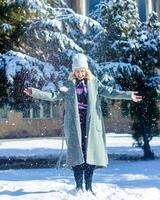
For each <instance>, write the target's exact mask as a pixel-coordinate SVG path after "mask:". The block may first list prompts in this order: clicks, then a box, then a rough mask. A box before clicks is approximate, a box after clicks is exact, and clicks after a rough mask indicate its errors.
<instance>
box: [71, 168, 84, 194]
mask: <svg viewBox="0 0 160 200" xmlns="http://www.w3.org/2000/svg"><path fill="white" fill-rule="evenodd" d="M72 169H73V172H74V178H75V182H76V190H82V191H83V166H82V165H77V166H75V167H72Z"/></svg>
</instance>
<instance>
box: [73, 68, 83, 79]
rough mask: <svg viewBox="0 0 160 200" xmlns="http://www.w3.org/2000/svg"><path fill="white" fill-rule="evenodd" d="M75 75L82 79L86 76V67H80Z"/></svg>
mask: <svg viewBox="0 0 160 200" xmlns="http://www.w3.org/2000/svg"><path fill="white" fill-rule="evenodd" d="M74 75H75V77H76V78H77V79H78V80H82V79H84V78H85V77H86V69H85V68H80V69H77V70H75V71H74Z"/></svg>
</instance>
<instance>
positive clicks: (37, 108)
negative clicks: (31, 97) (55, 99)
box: [23, 101, 61, 119]
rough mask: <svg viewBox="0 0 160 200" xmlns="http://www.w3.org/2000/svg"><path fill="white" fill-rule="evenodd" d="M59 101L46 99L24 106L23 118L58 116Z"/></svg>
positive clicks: (59, 110)
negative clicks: (54, 101) (53, 101)
mask: <svg viewBox="0 0 160 200" xmlns="http://www.w3.org/2000/svg"><path fill="white" fill-rule="evenodd" d="M60 107H61V106H60V104H59V103H52V102H48V101H39V102H37V103H35V104H33V106H29V105H28V106H25V107H24V109H23V118H29V119H43V118H44V119H46V118H55V117H60V116H61V114H60V112H61V109H60Z"/></svg>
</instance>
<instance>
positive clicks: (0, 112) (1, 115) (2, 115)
mask: <svg viewBox="0 0 160 200" xmlns="http://www.w3.org/2000/svg"><path fill="white" fill-rule="evenodd" d="M6 118H7V104H5V103H4V104H2V105H1V107H0V119H6Z"/></svg>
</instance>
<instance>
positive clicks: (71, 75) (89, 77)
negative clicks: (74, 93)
mask: <svg viewBox="0 0 160 200" xmlns="http://www.w3.org/2000/svg"><path fill="white" fill-rule="evenodd" d="M85 70H86V76H85V78H86V79H87V80H93V79H94V75H93V74H92V72H91V71H90V70H89V69H85ZM74 72H75V70H74V71H72V72H70V73H69V77H68V80H71V81H73V80H75V79H76V77H75V73H74Z"/></svg>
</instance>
